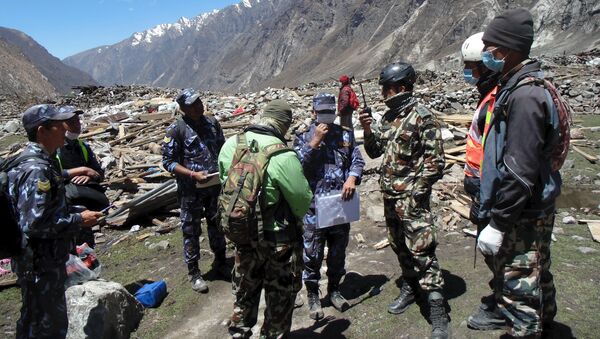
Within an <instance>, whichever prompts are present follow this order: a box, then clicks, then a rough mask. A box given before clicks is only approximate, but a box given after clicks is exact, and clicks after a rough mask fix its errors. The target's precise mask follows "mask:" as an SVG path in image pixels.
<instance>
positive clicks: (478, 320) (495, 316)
mask: <svg viewBox="0 0 600 339" xmlns="http://www.w3.org/2000/svg"><path fill="white" fill-rule="evenodd" d="M467 326H468V327H469V328H470V329H473V330H480V331H490V330H500V329H503V328H505V327H506V320H505V319H504V317H503V316H502V313H501V312H500V310H499V309H498V307H490V305H486V304H481V305H479V309H478V310H477V312H475V314H473V315H471V316H469V318H468V319H467Z"/></svg>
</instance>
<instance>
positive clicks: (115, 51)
mask: <svg viewBox="0 0 600 339" xmlns="http://www.w3.org/2000/svg"><path fill="white" fill-rule="evenodd" d="M515 6H525V7H527V8H530V9H531V11H532V13H533V14H534V17H535V30H536V36H537V41H536V44H535V46H534V47H535V50H534V54H539V53H548V54H562V53H563V52H564V51H568V52H569V53H572V52H573V51H579V50H586V49H589V48H591V47H593V46H597V45H599V44H600V39H599V38H598V34H597V33H598V32H599V31H600V25H599V24H598V22H599V20H598V18H599V17H600V16H599V15H598V14H599V13H600V3H598V2H597V1H593V0H574V1H573V0H516V1H513V0H510V1H509V0H505V1H496V0H481V1H465V0H459V1H441V0H431V1H423V0H396V1H392V0H359V1H348V0H329V1H325V2H321V1H308V0H294V1H292V0H245V1H242V2H241V3H240V4H238V5H233V6H230V7H227V8H225V9H223V10H221V11H215V12H211V13H205V14H203V15H200V16H198V17H195V18H193V19H186V18H182V19H180V20H179V21H178V22H177V23H174V24H163V25H159V26H156V27H154V28H153V29H150V30H147V31H144V32H139V33H135V34H133V35H132V36H131V37H130V38H128V39H126V40H124V41H121V42H119V43H117V44H115V45H112V46H102V47H99V48H95V49H91V50H88V51H85V52H82V53H80V54H77V55H74V56H71V57H69V58H66V59H65V60H64V62H65V63H67V64H69V65H71V66H74V67H77V68H79V69H82V70H84V71H86V72H88V73H89V74H91V75H92V76H93V77H94V78H95V79H97V80H98V81H99V82H101V83H102V84H105V85H112V84H147V85H153V86H168V87H187V86H193V87H198V88H202V89H222V90H229V91H237V90H239V89H257V88H263V87H266V86H278V87H281V86H297V85H299V84H301V83H306V82H310V81H316V82H320V81H325V80H327V79H328V78H330V77H332V76H339V74H340V73H353V74H355V75H357V76H360V77H368V76H375V75H377V72H378V70H379V69H380V67H381V66H382V65H383V64H384V63H386V62H389V61H391V60H397V59H404V60H408V61H410V62H413V63H416V64H418V65H420V66H426V67H429V68H440V67H442V68H455V67H458V54H457V51H458V49H459V47H460V44H461V43H462V41H463V40H464V39H465V38H466V37H468V36H469V35H470V34H472V33H475V32H477V31H480V30H482V28H483V27H485V25H486V24H487V23H488V22H489V21H490V20H491V19H492V18H493V17H494V16H495V15H496V14H498V13H499V12H501V11H503V10H504V9H506V8H509V7H515Z"/></svg>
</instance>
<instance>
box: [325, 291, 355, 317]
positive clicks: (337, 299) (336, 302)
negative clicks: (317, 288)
mask: <svg viewBox="0 0 600 339" xmlns="http://www.w3.org/2000/svg"><path fill="white" fill-rule="evenodd" d="M329 301H331V304H332V305H333V307H335V309H336V310H338V311H340V312H344V311H346V310H347V309H348V308H349V307H350V304H348V301H347V300H346V298H344V296H342V294H341V293H340V291H338V290H335V291H331V292H329Z"/></svg>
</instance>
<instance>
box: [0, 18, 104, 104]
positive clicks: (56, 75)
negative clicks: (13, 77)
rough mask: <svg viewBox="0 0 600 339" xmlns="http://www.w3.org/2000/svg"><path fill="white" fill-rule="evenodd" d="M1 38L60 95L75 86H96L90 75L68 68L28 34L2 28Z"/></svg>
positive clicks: (0, 30) (0, 29) (0, 28)
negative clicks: (15, 48)
mask: <svg viewBox="0 0 600 339" xmlns="http://www.w3.org/2000/svg"><path fill="white" fill-rule="evenodd" d="M0 38H3V39H4V40H5V41H6V42H8V43H10V44H12V45H14V46H16V47H17V48H19V49H20V50H21V52H22V53H23V54H24V55H25V56H26V57H27V58H28V59H29V60H30V61H31V63H32V64H33V65H35V67H36V68H37V69H38V70H39V71H40V72H41V73H42V74H43V75H44V76H45V77H46V78H47V79H48V81H49V82H50V83H51V84H52V85H53V86H54V88H56V90H57V91H59V92H60V93H67V92H69V91H70V90H71V87H72V86H75V85H95V84H97V82H96V81H95V80H94V79H92V77H91V76H90V75H89V74H86V73H85V72H83V71H81V70H79V69H77V68H74V67H71V66H67V65H65V64H63V63H62V61H60V59H58V58H56V57H55V56H53V55H51V54H50V53H48V51H47V50H46V49H45V48H44V47H43V46H41V45H40V44H38V43H37V42H36V41H35V40H33V39H32V38H31V37H30V36H28V35H27V34H25V33H23V32H21V31H18V30H15V29H10V28H5V27H0Z"/></svg>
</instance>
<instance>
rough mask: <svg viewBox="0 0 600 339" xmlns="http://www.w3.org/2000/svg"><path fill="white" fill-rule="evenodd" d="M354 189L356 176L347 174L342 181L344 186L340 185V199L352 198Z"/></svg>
mask: <svg viewBox="0 0 600 339" xmlns="http://www.w3.org/2000/svg"><path fill="white" fill-rule="evenodd" d="M355 191H356V177H355V176H352V175H351V176H349V177H348V179H346V182H344V186H343V187H342V200H345V201H348V200H350V199H352V196H354V192H355Z"/></svg>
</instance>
